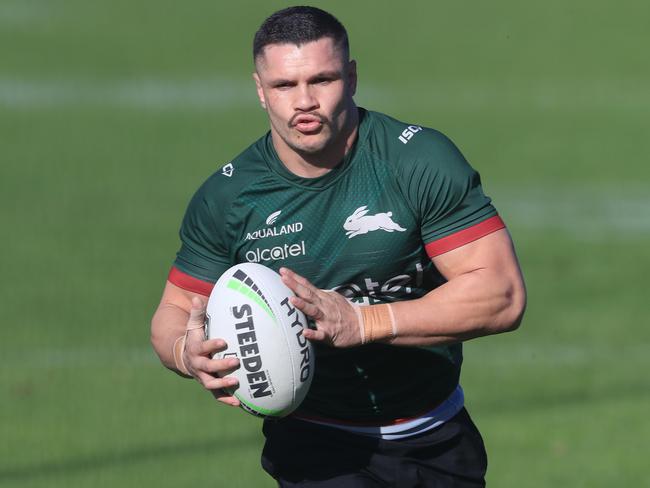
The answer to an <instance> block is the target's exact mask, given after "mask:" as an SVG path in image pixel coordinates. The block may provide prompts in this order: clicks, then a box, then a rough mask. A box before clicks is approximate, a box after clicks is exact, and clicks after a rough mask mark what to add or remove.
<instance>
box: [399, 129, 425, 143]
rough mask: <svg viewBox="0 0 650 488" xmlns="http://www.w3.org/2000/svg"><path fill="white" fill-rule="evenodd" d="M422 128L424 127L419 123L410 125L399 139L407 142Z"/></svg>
mask: <svg viewBox="0 0 650 488" xmlns="http://www.w3.org/2000/svg"><path fill="white" fill-rule="evenodd" d="M421 130H422V127H420V126H418V125H409V126H408V127H407V128H406V129H404V130H403V131H402V134H401V135H400V136H399V137H398V139H399V140H400V141H402V144H406V143H407V142H408V141H409V140H410V139H411V137H413V135H414V134H415V133H416V132H420V131H421Z"/></svg>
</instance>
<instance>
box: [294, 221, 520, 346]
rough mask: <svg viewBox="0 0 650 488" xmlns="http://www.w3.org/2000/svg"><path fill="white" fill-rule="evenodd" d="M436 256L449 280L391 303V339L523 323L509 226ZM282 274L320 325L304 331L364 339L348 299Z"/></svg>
mask: <svg viewBox="0 0 650 488" xmlns="http://www.w3.org/2000/svg"><path fill="white" fill-rule="evenodd" d="M433 262H434V264H435V265H436V267H437V268H438V270H439V271H440V272H441V273H442V275H443V276H444V277H445V278H446V279H447V280H448V281H447V283H445V284H444V285H442V286H440V287H438V288H436V289H435V290H432V291H431V292H429V293H428V294H426V295H425V296H424V297H422V298H419V299H416V300H409V301H404V302H397V303H394V304H392V305H391V307H392V311H393V315H394V318H395V322H396V330H397V334H396V336H395V337H394V338H392V339H391V340H390V342H391V343H392V344H395V345H408V346H416V345H419V346H425V345H442V344H450V343H454V342H460V341H464V340H468V339H472V338H475V337H480V336H484V335H489V334H496V333H499V332H506V331H509V330H513V329H515V328H517V327H518V325H519V323H520V322H521V318H522V315H523V312H524V309H525V305H526V290H525V287H524V282H523V277H522V275H521V271H520V269H519V264H518V263H517V258H516V255H515V252H514V248H513V245H512V241H511V239H510V236H509V234H508V232H507V231H506V230H505V229H501V230H498V231H496V232H493V233H491V234H488V235H487V236H485V237H482V238H480V239H478V240H476V241H474V242H471V243H469V244H466V245H464V246H461V247H459V248H457V249H454V250H452V251H449V252H447V253H445V254H442V255H440V256H437V257H434V258H433ZM281 274H282V276H283V280H284V282H285V284H287V286H289V287H290V288H291V289H292V290H294V292H295V293H296V295H297V296H296V297H295V298H294V299H292V302H293V303H294V304H295V305H296V306H297V307H298V308H300V309H301V310H302V311H303V312H304V313H305V314H307V315H309V316H310V317H312V318H313V319H314V320H315V321H316V325H317V330H305V331H304V335H305V337H307V338H308V339H310V340H316V341H323V342H327V343H329V344H331V345H333V346H336V347H351V346H356V345H359V344H360V343H361V333H360V328H359V326H358V318H357V314H356V313H355V312H354V309H353V307H352V306H351V305H350V304H349V303H348V302H347V301H346V300H345V299H343V298H342V297H341V296H339V295H337V294H333V293H325V292H323V291H322V290H318V289H316V288H315V287H313V285H311V284H310V283H309V282H308V281H307V280H306V279H304V278H302V277H300V276H298V275H296V274H295V273H293V272H291V271H290V270H286V269H284V270H282V271H281Z"/></svg>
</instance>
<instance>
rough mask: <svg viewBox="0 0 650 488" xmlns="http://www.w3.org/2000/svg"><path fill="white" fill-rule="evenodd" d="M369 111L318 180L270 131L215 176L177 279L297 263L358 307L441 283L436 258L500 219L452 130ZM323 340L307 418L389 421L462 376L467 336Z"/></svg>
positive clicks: (203, 190) (199, 283)
mask: <svg viewBox="0 0 650 488" xmlns="http://www.w3.org/2000/svg"><path fill="white" fill-rule="evenodd" d="M359 115H360V121H359V132H358V137H357V141H356V143H355V144H354V146H353V148H352V149H351V150H350V151H349V152H348V154H347V155H346V156H345V158H344V160H343V161H342V162H341V163H340V164H339V165H338V166H337V167H336V168H334V169H333V170H331V171H330V172H328V173H327V174H325V175H323V176H321V177H318V178H302V177H299V176H296V175H295V174H293V173H291V172H290V171H288V170H287V168H286V167H285V166H284V165H283V163H282V162H281V161H280V159H279V158H278V156H277V153H276V151H275V149H274V147H273V143H272V140H271V135H270V133H267V134H266V135H265V136H264V137H262V138H260V139H259V140H258V141H257V142H255V143H254V144H253V145H251V146H250V147H249V148H248V149H246V150H245V151H244V152H243V153H241V154H240V155H239V156H238V157H237V158H235V159H234V160H233V161H232V162H231V163H229V164H227V165H225V166H224V167H223V168H222V169H221V170H219V171H217V172H216V173H215V174H213V175H212V176H211V177H210V178H208V180H207V181H206V182H205V183H204V184H203V185H202V186H201V187H200V188H199V190H198V191H197V193H196V194H195V195H194V197H193V198H192V200H191V202H190V204H189V207H188V209H187V212H186V215H185V218H184V220H183V223H182V226H181V230H180V237H181V242H182V246H181V249H180V251H179V252H178V254H177V257H176V260H175V262H174V265H173V267H172V270H171V272H170V275H169V280H170V281H171V282H172V283H174V284H176V285H177V286H180V287H181V288H184V289H187V290H190V291H193V292H197V293H201V294H203V295H209V294H210V291H211V289H212V285H213V284H214V282H215V281H216V280H217V279H218V278H219V276H220V275H221V273H223V272H224V271H225V270H226V269H227V268H229V267H230V266H232V265H234V264H236V263H241V262H255V263H260V264H263V265H265V266H268V267H270V268H272V269H274V270H276V271H277V270H278V269H279V268H280V267H282V266H286V267H288V268H290V269H292V270H294V271H296V272H297V273H299V274H301V275H302V276H305V277H306V278H307V279H309V280H310V281H311V282H312V283H313V284H314V285H315V286H317V287H319V288H321V289H329V290H335V291H337V292H339V293H341V294H342V295H343V296H345V297H346V298H348V299H349V300H351V301H352V302H353V303H357V304H376V303H383V302H393V301H400V300H411V299H415V298H419V297H422V296H423V295H425V294H426V293H427V292H429V291H431V290H433V289H434V288H436V287H438V286H440V285H441V284H443V283H444V282H445V279H444V278H443V277H442V276H441V274H440V273H439V272H438V271H437V269H436V268H435V266H434V265H433V263H432V260H431V257H434V256H436V255H438V254H441V253H444V252H446V251H449V250H451V249H454V248H456V247H458V246H461V245H463V244H466V243H468V242H471V241H473V240H476V239H478V238H480V237H482V236H484V235H486V234H489V233H490V232H493V231H495V230H497V229H500V228H502V227H503V223H502V222H501V220H500V218H499V217H498V216H497V213H496V210H495V209H494V207H493V206H492V205H491V203H490V199H489V198H488V197H486V196H485V195H484V194H483V191H482V189H481V182H480V177H479V175H478V173H477V172H476V171H474V170H473V169H472V168H471V167H470V165H469V164H468V163H467V161H466V160H465V159H464V158H463V156H462V155H461V153H460V152H459V151H458V149H457V148H456V147H455V146H454V144H453V143H452V142H451V141H450V140H449V139H448V138H446V137H445V136H444V135H442V134H441V133H440V132H438V131H435V130H433V129H428V128H423V127H420V126H415V125H409V124H405V123H402V122H399V121H397V120H395V119H393V118H390V117H388V116H386V115H383V114H380V113H377V112H370V111H366V110H364V109H359ZM433 313H435V311H434V312H433ZM315 346H316V347H315V351H316V360H315V376H314V379H313V382H312V386H311V389H310V391H309V393H308V395H307V398H306V399H305V401H304V402H303V404H302V405H301V407H300V408H299V410H298V412H297V414H298V415H302V416H305V417H307V418H310V417H311V418H321V419H331V420H334V421H342V422H356V423H368V424H375V425H381V424H387V423H391V422H394V421H395V420H396V419H403V418H408V417H415V416H418V415H419V414H422V413H423V412H427V411H430V410H431V409H432V408H433V407H435V406H436V405H438V404H440V403H441V402H442V401H444V400H445V399H446V398H448V397H449V395H450V394H451V393H452V392H453V391H454V390H455V389H456V387H457V385H458V380H459V375H460V367H461V362H462V346H461V344H454V345H451V346H441V347H400V346H392V345H387V344H380V343H375V344H367V345H364V346H360V347H355V348H350V349H337V348H332V347H329V346H323V345H320V344H316V345H315Z"/></svg>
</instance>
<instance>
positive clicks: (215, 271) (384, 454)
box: [152, 7, 526, 488]
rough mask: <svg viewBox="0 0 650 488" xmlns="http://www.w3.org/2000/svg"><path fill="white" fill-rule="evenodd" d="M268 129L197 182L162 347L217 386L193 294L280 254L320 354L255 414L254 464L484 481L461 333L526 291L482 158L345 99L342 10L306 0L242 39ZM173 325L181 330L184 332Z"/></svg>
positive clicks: (414, 480) (199, 301)
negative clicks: (288, 389) (308, 380)
mask: <svg viewBox="0 0 650 488" xmlns="http://www.w3.org/2000/svg"><path fill="white" fill-rule="evenodd" d="M253 58H254V64H255V73H254V75H253V76H254V79H255V84H256V86H257V95H258V97H259V101H260V104H261V106H262V107H263V109H264V110H265V111H266V113H267V115H268V118H269V122H270V131H269V132H268V133H267V134H265V135H263V136H262V137H261V138H260V139H258V140H257V141H256V142H254V143H253V144H252V145H251V146H250V147H248V148H247V149H246V150H245V151H243V152H242V153H241V154H240V155H238V156H237V157H235V158H234V159H233V160H232V161H231V162H229V163H228V164H226V165H225V166H223V168H222V169H220V170H218V171H217V172H216V173H214V174H213V175H212V176H210V177H209V178H208V179H207V181H206V182H205V183H204V184H203V185H202V186H201V187H200V188H199V189H198V191H197V192H196V194H195V196H194V197H193V199H192V200H191V202H190V204H189V207H188V209H187V212H186V215H185V218H184V220H183V222H182V225H181V230H180V237H181V248H180V250H179V252H178V254H177V256H176V260H175V261H174V263H173V266H172V268H171V271H170V273H169V277H168V281H167V283H166V286H165V289H164V292H163V296H162V299H161V302H160V305H159V307H158V309H157V310H156V313H155V314H154V317H153V320H152V343H153V345H154V348H155V350H156V352H157V353H158V355H159V356H160V359H161V361H162V363H163V364H164V365H165V366H167V367H168V368H170V369H172V370H174V371H176V372H177V373H179V374H180V375H183V376H187V377H191V378H195V379H197V380H198V381H199V382H200V383H201V384H202V385H203V387H204V388H206V389H207V390H209V391H210V392H211V393H212V394H213V395H214V397H215V398H216V399H217V400H218V401H220V402H222V403H225V404H228V405H233V406H237V405H238V400H237V399H236V398H234V397H232V396H230V395H228V394H227V393H225V392H224V391H223V390H222V389H223V388H224V387H232V386H235V385H236V384H237V383H236V380H235V379H234V378H232V377H230V376H228V374H229V373H231V372H232V371H233V370H234V369H235V368H237V367H238V363H237V360H236V359H221V360H213V359H211V357H212V354H213V353H215V352H218V351H221V350H223V349H225V347H224V341H223V340H220V339H213V340H209V341H206V340H205V339H204V337H203V333H202V331H201V327H202V325H203V319H204V304H205V303H206V299H207V296H208V295H209V294H210V291H211V289H212V287H213V284H214V283H215V281H216V280H217V279H218V278H219V276H220V275H221V273H223V272H224V271H225V270H226V269H227V268H229V267H230V266H232V265H234V264H236V263H240V262H257V263H261V264H264V265H266V266H268V267H270V268H272V269H275V270H277V271H278V272H280V274H281V276H282V279H283V281H284V283H285V284H287V285H288V286H289V287H290V288H291V289H292V290H293V291H294V292H295V293H296V297H295V298H294V299H293V302H292V303H293V305H294V306H296V307H298V308H300V309H301V310H302V311H303V312H305V314H307V315H308V316H309V317H311V318H312V319H313V321H314V322H315V325H316V328H315V329H314V330H305V331H304V335H305V337H307V338H308V339H309V340H311V341H312V342H313V343H314V345H315V350H316V355H317V359H316V365H317V367H316V370H315V377H314V380H313V383H312V387H311V389H310V391H309V394H308V396H307V398H306V399H305V401H304V403H303V404H302V405H301V407H300V408H299V409H298V410H297V411H296V412H295V413H294V414H292V415H291V416H290V417H288V418H284V419H280V420H265V422H264V434H265V436H266V444H265V447H264V451H263V453H262V465H263V467H264V469H265V470H266V471H268V472H269V473H270V475H271V476H273V477H274V478H275V479H276V480H277V481H278V483H279V485H280V486H305V487H321V486H322V487H326V486H327V487H329V486H331V487H337V488H340V487H348V486H349V487H358V486H359V487H360V486H363V487H369V486H404V487H407V486H437V487H443V486H444V487H446V486H450V487H451V486H454V487H465V486H467V487H470V486H484V484H485V481H484V478H485V471H486V466H487V457H486V454H485V449H484V445H483V441H482V438H481V435H480V434H479V432H478V430H477V429H476V427H475V426H474V424H473V422H472V420H471V419H470V417H469V414H468V413H467V411H466V409H465V408H464V394H463V390H462V388H461V387H460V384H459V376H460V368H461V362H462V352H461V349H462V342H463V341H466V340H468V339H472V338H476V337H480V336H485V335H489V334H496V333H500V332H505V331H510V330H513V329H515V328H517V327H518V325H519V323H520V321H521V318H522V315H523V312H524V308H525V301H526V292H525V288H524V283H523V279H522V275H521V271H520V268H519V265H518V263H517V258H516V256H515V252H514V249H513V244H512V241H511V239H510V236H509V234H508V232H507V230H506V228H505V225H504V223H503V221H502V220H501V218H500V217H499V215H498V213H497V211H496V209H495V208H494V206H493V205H492V204H491V201H490V199H489V198H488V197H486V196H485V195H484V193H483V191H482V188H481V181H480V178H479V175H478V173H477V172H476V171H475V170H474V169H472V167H471V166H470V165H469V164H468V163H467V161H466V160H465V159H464V158H463V156H462V155H461V153H460V152H459V150H458V149H457V148H456V147H455V145H454V144H453V143H452V142H451V141H450V140H449V139H448V138H447V137H445V136H444V135H443V134H441V133H440V132H438V131H436V130H433V129H429V128H425V127H422V126H419V125H417V124H415V123H404V122H401V121H398V120H395V119H393V118H391V117H389V116H387V115H384V114H381V113H377V112H372V111H369V110H365V109H363V108H360V107H357V106H356V104H355V102H354V99H353V96H354V94H355V91H356V88H357V71H356V64H355V62H354V61H353V60H350V56H349V44H348V37H347V33H346V31H345V29H344V27H343V26H342V25H341V24H340V23H339V22H338V20H337V19H335V18H334V17H333V16H331V15H330V14H328V13H326V12H324V11H322V10H319V9H316V8H312V7H292V8H287V9H284V10H281V11H278V12H276V13H274V14H273V15H271V16H270V17H269V18H268V19H267V20H266V21H265V22H264V23H263V24H262V26H261V27H260V29H259V30H258V31H257V33H256V35H255V39H254V46H253ZM186 331H187V332H186Z"/></svg>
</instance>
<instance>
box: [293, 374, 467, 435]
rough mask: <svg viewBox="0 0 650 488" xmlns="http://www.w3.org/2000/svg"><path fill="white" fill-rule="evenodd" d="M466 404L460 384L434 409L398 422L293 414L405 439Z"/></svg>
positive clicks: (444, 419) (353, 430) (349, 429)
mask: <svg viewBox="0 0 650 488" xmlns="http://www.w3.org/2000/svg"><path fill="white" fill-rule="evenodd" d="M464 405H465V395H464V393H463V389H462V388H461V386H460V385H458V386H457V387H456V389H455V390H454V391H453V392H452V393H451V395H449V396H448V397H447V398H446V399H445V400H444V401H443V402H442V403H440V404H439V405H438V406H436V407H435V408H434V409H432V410H430V411H428V412H426V413H424V414H422V415H420V416H418V417H415V418H410V419H399V421H397V422H389V423H387V424H385V425H367V424H362V425H359V424H356V425H355V424H352V423H348V422H340V421H336V420H325V419H315V418H313V417H303V416H300V415H295V414H294V415H293V417H294V418H296V419H298V420H303V421H305V422H311V423H314V424H319V425H324V426H327V427H333V428H335V429H341V430H345V431H347V432H351V433H353V434H359V435H365V436H370V437H379V438H381V439H386V440H396V439H405V438H407V437H412V436H415V435H418V434H422V433H423V432H426V431H428V430H431V429H435V428H436V427H439V426H441V425H442V424H444V423H445V422H447V421H448V420H451V419H452V418H453V417H455V416H456V414H458V412H460V411H461V410H462V409H463V406H464Z"/></svg>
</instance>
